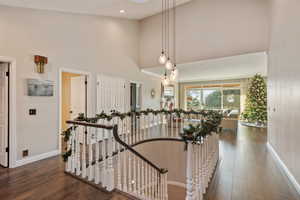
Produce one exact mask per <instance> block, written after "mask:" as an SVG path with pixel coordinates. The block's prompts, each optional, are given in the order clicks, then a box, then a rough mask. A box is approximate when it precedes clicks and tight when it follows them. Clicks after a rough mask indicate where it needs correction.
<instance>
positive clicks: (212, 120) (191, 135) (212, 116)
mask: <svg viewBox="0 0 300 200" xmlns="http://www.w3.org/2000/svg"><path fill="white" fill-rule="evenodd" d="M149 114H153V115H158V114H164V115H170V114H175V115H176V116H177V117H178V118H179V117H181V116H182V114H183V115H188V116H189V117H190V115H192V114H195V115H202V116H203V117H204V119H201V121H200V123H199V124H197V125H196V126H193V125H192V124H189V126H188V127H187V128H184V129H183V133H181V137H182V139H183V140H184V141H185V142H188V141H193V142H194V143H199V142H201V140H202V138H204V137H206V136H207V135H210V134H211V133H212V132H217V129H218V127H219V125H220V123H221V120H222V117H223V115H222V114H221V112H219V111H213V110H202V111H194V110H191V111H185V110H183V109H174V110H171V111H169V110H165V109H161V110H153V109H147V110H142V111H139V112H136V111H131V112H126V113H120V112H118V111H116V110H112V111H111V114H106V113H105V112H104V111H102V112H101V113H100V114H97V115H96V117H93V118H87V117H85V116H84V114H83V113H80V114H79V115H78V117H77V118H76V119H75V121H84V122H88V123H97V122H98V121H99V120H101V119H105V120H107V121H111V120H112V119H113V118H119V119H121V120H123V119H125V118H126V117H140V116H141V115H144V116H147V115H149ZM76 128H77V127H76V126H71V127H70V128H68V129H67V130H65V131H64V132H63V134H62V135H64V141H65V142H68V141H69V139H70V135H71V132H72V129H76ZM71 153H72V152H71V150H68V151H67V152H65V153H64V154H63V155H62V156H63V159H64V161H67V160H68V157H69V156H70V155H71Z"/></svg>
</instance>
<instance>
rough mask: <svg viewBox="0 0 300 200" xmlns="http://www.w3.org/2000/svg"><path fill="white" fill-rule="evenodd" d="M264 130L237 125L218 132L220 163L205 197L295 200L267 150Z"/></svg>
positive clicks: (285, 178) (223, 199)
mask: <svg viewBox="0 0 300 200" xmlns="http://www.w3.org/2000/svg"><path fill="white" fill-rule="evenodd" d="M266 142H267V133H266V129H258V128H249V127H245V126H239V128H238V134H233V133H230V132H225V133H223V134H222V135H221V155H220V156H221V162H220V165H219V167H218V169H217V171H216V174H215V177H214V179H213V180H212V182H211V184H210V187H209V189H208V192H207V195H206V200H299V196H298V194H297V193H296V190H295V189H294V188H293V186H292V185H291V184H290V182H289V181H288V179H287V177H286V176H285V175H284V174H283V172H282V171H281V170H280V169H279V168H278V166H277V165H276V163H275V161H274V159H273V158H272V155H271V153H270V152H268V149H267V146H266Z"/></svg>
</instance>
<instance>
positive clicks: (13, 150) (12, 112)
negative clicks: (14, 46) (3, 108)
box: [0, 56, 17, 168]
mask: <svg viewBox="0 0 300 200" xmlns="http://www.w3.org/2000/svg"><path fill="white" fill-rule="evenodd" d="M0 61H1V62H6V63H9V88H8V91H9V102H8V105H9V107H8V113H9V119H8V168H14V167H16V161H17V134H16V127H17V115H16V110H17V109H16V107H17V101H16V100H17V98H16V94H17V87H16V80H17V79H16V66H17V62H16V59H15V58H12V57H7V56H0Z"/></svg>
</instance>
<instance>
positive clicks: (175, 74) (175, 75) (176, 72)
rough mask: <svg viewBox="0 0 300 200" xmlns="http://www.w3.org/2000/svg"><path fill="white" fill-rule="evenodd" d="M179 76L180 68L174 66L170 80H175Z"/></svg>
mask: <svg viewBox="0 0 300 200" xmlns="http://www.w3.org/2000/svg"><path fill="white" fill-rule="evenodd" d="M177 77H178V69H177V68H176V66H174V68H173V69H172V72H171V75H170V80H171V81H175V80H176V79H177Z"/></svg>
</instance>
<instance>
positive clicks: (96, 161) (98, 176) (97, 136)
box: [94, 129, 100, 184]
mask: <svg viewBox="0 0 300 200" xmlns="http://www.w3.org/2000/svg"><path fill="white" fill-rule="evenodd" d="M94 130H95V134H96V135H95V140H96V144H95V145H96V149H95V151H96V158H95V159H96V160H95V184H99V183H100V167H99V159H100V144H99V135H98V132H97V131H96V129H94Z"/></svg>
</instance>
